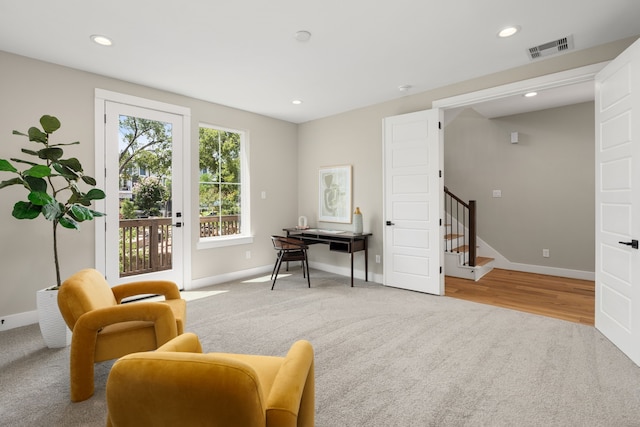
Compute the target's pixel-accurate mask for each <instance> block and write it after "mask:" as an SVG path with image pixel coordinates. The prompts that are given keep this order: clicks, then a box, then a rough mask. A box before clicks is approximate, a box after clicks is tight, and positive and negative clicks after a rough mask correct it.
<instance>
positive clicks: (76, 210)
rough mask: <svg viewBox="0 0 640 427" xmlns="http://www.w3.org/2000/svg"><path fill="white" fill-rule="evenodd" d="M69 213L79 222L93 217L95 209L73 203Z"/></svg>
mask: <svg viewBox="0 0 640 427" xmlns="http://www.w3.org/2000/svg"><path fill="white" fill-rule="evenodd" d="M69 215H70V216H71V217H72V218H73V219H75V220H76V221H78V222H82V221H90V220H92V219H93V211H92V210H91V209H87V208H85V207H84V206H80V205H73V206H72V207H71V210H70V211H69Z"/></svg>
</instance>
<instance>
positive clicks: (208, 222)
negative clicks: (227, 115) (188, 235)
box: [198, 124, 250, 247]
mask: <svg viewBox="0 0 640 427" xmlns="http://www.w3.org/2000/svg"><path fill="white" fill-rule="evenodd" d="M247 145H248V144H247V142H246V140H245V134H244V132H242V131H236V130H230V129H221V128H219V127H214V126H209V125H204V124H203V125H200V157H199V158H200V163H199V167H198V169H199V170H200V179H199V189H198V194H199V209H200V215H199V218H200V224H199V230H200V242H201V243H207V242H208V243H213V244H209V245H205V247H209V246H220V244H219V243H220V242H222V244H239V243H249V242H250V240H246V238H249V239H250V236H249V224H250V222H249V206H248V204H249V197H248V195H249V183H248V173H247V171H248V161H247V158H248V156H247V154H246V153H247V151H248V150H247ZM243 238H244V239H243ZM216 242H217V243H218V244H216Z"/></svg>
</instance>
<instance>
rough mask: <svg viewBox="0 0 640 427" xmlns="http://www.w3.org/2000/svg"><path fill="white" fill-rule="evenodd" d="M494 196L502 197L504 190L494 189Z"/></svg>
mask: <svg viewBox="0 0 640 427" xmlns="http://www.w3.org/2000/svg"><path fill="white" fill-rule="evenodd" d="M493 197H502V190H493Z"/></svg>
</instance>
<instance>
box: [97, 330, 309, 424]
mask: <svg viewBox="0 0 640 427" xmlns="http://www.w3.org/2000/svg"><path fill="white" fill-rule="evenodd" d="M314 375H315V374H314V355H313V347H312V346H311V344H310V343H309V342H308V341H304V340H300V341H297V342H295V343H294V344H293V345H292V346H291V348H290V349H289V352H288V353H287V355H286V356H285V357H275V356H253V355H243V354H226V353H207V354H203V353H202V347H201V345H200V341H199V340H198V337H197V336H196V335H195V334H192V333H185V334H183V335H180V336H178V337H177V338H174V339H173V340H171V341H169V342H168V343H167V344H165V345H163V346H162V347H160V348H159V349H158V350H157V351H154V352H147V353H135V354H129V355H127V356H124V357H122V358H121V359H119V360H118V361H117V362H116V363H115V364H114V365H113V367H112V368H111V372H110V373H109V379H108V380H107V393H106V394H107V408H108V415H107V426H108V427H126V426H132V427H133V426H135V427H138V426H210V427H231V426H234V427H235V426H242V427H253V426H262V427H264V426H267V427H275V426H277V427H312V426H313V425H314V417H315V383H314V381H315V376H314Z"/></svg>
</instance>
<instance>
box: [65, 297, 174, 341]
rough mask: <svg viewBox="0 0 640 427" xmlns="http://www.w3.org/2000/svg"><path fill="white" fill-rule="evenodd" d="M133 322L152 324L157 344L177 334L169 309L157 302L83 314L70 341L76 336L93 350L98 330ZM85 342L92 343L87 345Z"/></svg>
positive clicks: (109, 308) (114, 307)
mask: <svg viewBox="0 0 640 427" xmlns="http://www.w3.org/2000/svg"><path fill="white" fill-rule="evenodd" d="M134 320H142V321H148V322H153V323H154V324H155V330H156V340H157V342H158V344H164V343H166V342H167V341H169V340H170V339H171V338H173V337H175V336H176V335H177V334H178V331H177V325H176V319H175V317H174V315H173V311H172V310H171V307H169V306H168V305H166V304H162V303H157V302H140V303H135V304H126V305H116V306H112V307H105V308H100V309H96V310H93V311H89V312H87V313H85V314H83V315H82V316H80V317H79V318H78V321H77V322H76V324H75V326H74V328H73V338H72V339H73V340H74V341H75V340H76V336H77V337H78V338H77V339H78V340H82V341H84V343H85V345H88V346H89V348H93V347H94V346H95V340H96V335H97V333H98V332H99V331H100V329H102V328H104V327H105V326H108V325H113V324H115V323H121V322H129V321H134ZM91 336H93V337H91ZM86 340H90V341H92V342H91V343H88V342H87V341H86Z"/></svg>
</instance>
